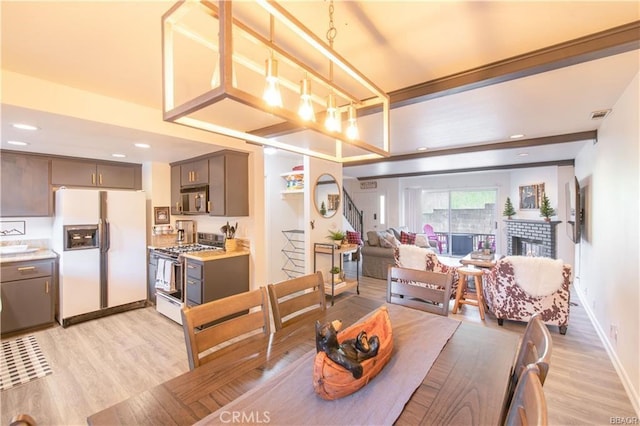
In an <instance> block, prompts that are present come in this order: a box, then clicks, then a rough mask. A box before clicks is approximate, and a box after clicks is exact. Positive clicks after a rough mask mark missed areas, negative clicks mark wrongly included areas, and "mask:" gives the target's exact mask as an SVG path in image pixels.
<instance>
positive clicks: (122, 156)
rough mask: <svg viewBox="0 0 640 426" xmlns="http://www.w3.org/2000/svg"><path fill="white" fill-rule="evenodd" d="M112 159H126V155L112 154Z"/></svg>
mask: <svg viewBox="0 0 640 426" xmlns="http://www.w3.org/2000/svg"><path fill="white" fill-rule="evenodd" d="M111 156H112V157H117V158H124V157H126V155H124V154H111Z"/></svg>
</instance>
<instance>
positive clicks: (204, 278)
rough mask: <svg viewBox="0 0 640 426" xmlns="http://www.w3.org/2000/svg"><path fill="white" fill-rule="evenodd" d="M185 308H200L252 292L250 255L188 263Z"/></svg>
mask: <svg viewBox="0 0 640 426" xmlns="http://www.w3.org/2000/svg"><path fill="white" fill-rule="evenodd" d="M185 268H186V271H187V272H186V278H187V281H186V285H185V287H186V300H185V302H186V304H187V305H188V306H194V305H200V304H203V303H207V302H211V301H212V300H217V299H222V298H223V297H227V296H232V295H234V294H238V293H244V292H246V291H249V255H248V254H246V255H238V256H231V257H224V258H221V259H214V260H207V261H200V260H194V259H187V260H186V263H185Z"/></svg>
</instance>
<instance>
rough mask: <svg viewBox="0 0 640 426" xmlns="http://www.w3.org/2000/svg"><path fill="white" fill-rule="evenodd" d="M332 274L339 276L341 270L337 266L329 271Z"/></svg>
mask: <svg viewBox="0 0 640 426" xmlns="http://www.w3.org/2000/svg"><path fill="white" fill-rule="evenodd" d="M329 272H331V273H332V274H339V273H340V268H339V267H337V266H334V267H333V268H331V270H330V271H329Z"/></svg>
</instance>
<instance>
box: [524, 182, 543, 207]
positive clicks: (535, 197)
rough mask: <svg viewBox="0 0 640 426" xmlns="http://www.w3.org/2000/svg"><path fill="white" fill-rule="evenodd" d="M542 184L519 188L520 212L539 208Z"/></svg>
mask: <svg viewBox="0 0 640 426" xmlns="http://www.w3.org/2000/svg"><path fill="white" fill-rule="evenodd" d="M543 194H544V183H539V184H536V185H525V186H521V187H520V210H535V209H539V208H540V204H541V203H542V195H543Z"/></svg>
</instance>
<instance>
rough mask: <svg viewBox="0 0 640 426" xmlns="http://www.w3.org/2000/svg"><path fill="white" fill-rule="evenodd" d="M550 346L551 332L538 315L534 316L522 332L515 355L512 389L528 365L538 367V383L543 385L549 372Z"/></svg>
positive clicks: (551, 344) (551, 343)
mask: <svg viewBox="0 0 640 426" xmlns="http://www.w3.org/2000/svg"><path fill="white" fill-rule="evenodd" d="M552 346H553V342H552V340H551V332H549V329H548V328H547V326H546V325H545V323H544V322H542V317H541V316H540V314H534V315H533V316H532V317H531V319H530V320H529V322H528V323H527V328H526V329H525V330H524V334H523V335H522V340H521V341H520V347H519V349H518V353H517V355H516V361H515V364H514V366H513V373H512V374H511V383H512V384H513V387H514V388H515V385H516V384H517V382H518V378H519V377H520V374H521V373H522V371H523V370H524V369H525V368H526V367H527V365H529V364H535V365H536V366H537V367H538V370H539V371H540V383H541V384H543V385H544V381H545V379H546V378H547V373H548V372H549V364H550V362H551V349H552Z"/></svg>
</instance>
